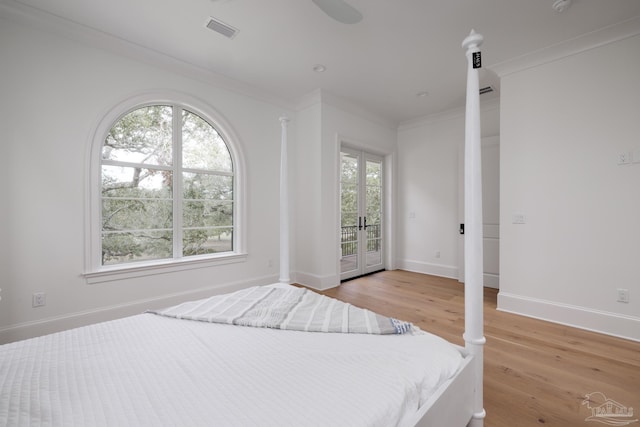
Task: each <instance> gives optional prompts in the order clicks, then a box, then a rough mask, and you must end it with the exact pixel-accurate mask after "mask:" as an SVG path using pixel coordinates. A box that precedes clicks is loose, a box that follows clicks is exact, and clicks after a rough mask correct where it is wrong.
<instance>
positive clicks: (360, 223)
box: [358, 216, 367, 230]
mask: <svg viewBox="0 0 640 427" xmlns="http://www.w3.org/2000/svg"><path fill="white" fill-rule="evenodd" d="M366 222H367V221H366V220H365V224H366ZM358 230H362V217H361V216H359V217H358Z"/></svg>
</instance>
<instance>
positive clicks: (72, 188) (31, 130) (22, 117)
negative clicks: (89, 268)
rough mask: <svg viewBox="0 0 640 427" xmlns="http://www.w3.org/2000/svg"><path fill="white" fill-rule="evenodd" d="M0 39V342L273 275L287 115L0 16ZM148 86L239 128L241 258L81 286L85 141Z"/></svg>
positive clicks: (267, 279) (269, 278)
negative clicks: (190, 100) (39, 302)
mask: <svg viewBox="0 0 640 427" xmlns="http://www.w3.org/2000/svg"><path fill="white" fill-rule="evenodd" d="M0 40H1V41H2V42H0V57H1V58H2V61H0V64H1V65H0V66H1V67H2V68H1V69H0V71H1V75H2V78H1V79H0V93H2V97H1V101H0V105H1V110H0V113H1V114H0V121H1V123H0V124H1V125H2V126H1V128H2V145H1V148H0V153H1V155H2V163H3V164H2V168H0V170H1V171H2V172H0V173H1V174H2V175H1V176H0V178H2V182H3V190H2V192H3V194H2V195H3V197H2V203H1V208H0V224H1V225H0V238H1V239H2V245H1V246H2V249H1V251H2V252H1V253H0V267H1V283H2V284H1V285H0V287H1V288H2V294H0V295H1V296H2V301H0V342H3V341H7V340H10V339H16V338H22V337H25V336H30V335H34V334H39V333H44V332H50V331H52V330H56V329H60V328H63V327H68V326H73V325H77V324H83V323H87V322H89V321H95V320H102V319H107V318H111V317H114V316H116V315H124V314H131V313H137V312H140V311H142V310H143V309H144V308H147V307H148V306H149V305H163V304H166V303H168V302H174V301H177V300H180V299H186V298H190V297H194V296H200V295H203V294H204V293H205V291H206V292H209V293H211V292H212V291H215V290H216V289H217V288H219V287H223V286H227V285H232V287H234V286H235V287H241V286H247V285H249V284H253V283H266V282H270V281H276V280H277V277H278V274H277V273H278V271H277V266H278V262H277V261H278V253H279V249H278V248H279V230H278V214H279V212H278V209H279V208H278V203H277V195H278V188H279V187H278V185H279V184H278V179H279V161H280V154H279V148H280V122H279V120H278V118H279V117H280V116H281V115H282V114H283V113H284V114H289V115H290V116H292V117H293V116H294V114H295V112H294V111H292V110H290V111H286V110H284V109H283V108H282V107H280V106H276V105H274V104H270V103H268V102H264V101H261V100H258V99H256V98H252V97H249V96H245V95H241V94H239V93H237V92H234V91H230V90H225V89H223V88H221V87H216V86H214V85H211V84H207V83H203V82H202V81H201V80H196V79H192V78H188V77H186V76H185V75H183V74H181V73H176V72H171V71H167V70H168V68H164V69H165V71H163V68H162V67H158V66H155V65H153V64H149V63H145V62H141V61H137V60H134V59H131V58H129V57H126V56H121V55H118V54H115V53H113V52H112V51H108V50H101V49H97V48H93V47H90V46H89V45H88V44H84V43H82V42H79V41H75V40H74V39H73V38H67V37H63V36H59V35H56V34H54V33H50V32H45V31H41V30H38V29H35V28H34V27H31V26H30V25H29V24H28V23H27V24H25V23H22V22H16V21H14V20H12V19H5V18H0ZM156 89H168V90H171V91H176V92H182V93H185V94H187V95H189V96H192V97H196V98H198V99H200V100H202V101H204V102H206V103H208V104H209V105H210V106H212V107H213V108H214V109H215V110H217V111H218V112H219V113H220V114H221V115H222V116H223V117H225V118H226V120H227V121H228V122H229V123H230V124H231V126H232V127H233V130H234V131H235V133H236V134H237V135H238V136H239V139H240V141H239V144H240V147H241V149H242V151H243V153H244V155H245V161H246V166H247V168H248V174H247V214H248V216H247V235H248V239H247V252H248V254H249V255H248V258H247V260H246V262H243V263H240V264H229V265H222V266H216V267H211V268H201V269H195V270H189V271H182V272H175V273H169V274H162V275H155V276H146V277H140V278H136V279H130V280H123V281H114V282H105V283H99V284H92V285H88V284H87V283H86V282H85V279H84V278H83V277H82V273H83V268H84V256H85V238H84V232H85V228H84V220H85V217H84V213H85V202H86V200H85V183H86V182H87V180H88V176H87V171H86V170H85V165H86V164H87V158H86V155H87V152H88V144H90V143H91V140H90V139H91V136H92V133H93V132H94V131H95V127H96V126H97V124H98V122H99V121H100V119H101V118H102V117H103V116H104V114H105V113H106V112H107V111H108V110H109V109H110V108H112V107H114V106H115V105H117V104H118V103H119V102H121V101H123V100H124V99H126V98H128V97H130V96H132V95H135V94H138V93H140V92H142V91H145V90H156ZM292 126H295V122H294V123H292ZM291 143H292V144H295V136H294V137H293V138H292V142H291ZM269 260H272V267H269V266H268V264H269V263H268V261H269ZM33 292H46V294H47V304H46V306H45V307H40V308H32V307H31V295H32V293H33ZM148 300H152V301H151V302H148V303H145V301H148Z"/></svg>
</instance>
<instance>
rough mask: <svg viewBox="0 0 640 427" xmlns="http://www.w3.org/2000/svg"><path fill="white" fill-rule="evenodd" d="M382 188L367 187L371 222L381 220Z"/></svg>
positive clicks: (368, 215)
mask: <svg viewBox="0 0 640 427" xmlns="http://www.w3.org/2000/svg"><path fill="white" fill-rule="evenodd" d="M381 195H382V189H381V188H380V187H367V219H369V218H370V219H371V220H370V221H367V222H368V223H371V224H376V223H379V222H380V209H381V206H380V205H381V203H380V202H381Z"/></svg>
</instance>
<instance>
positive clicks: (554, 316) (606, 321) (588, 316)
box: [498, 291, 640, 341]
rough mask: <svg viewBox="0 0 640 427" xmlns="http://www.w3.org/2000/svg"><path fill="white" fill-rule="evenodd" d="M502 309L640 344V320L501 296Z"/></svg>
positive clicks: (533, 299)
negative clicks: (639, 342)
mask: <svg viewBox="0 0 640 427" xmlns="http://www.w3.org/2000/svg"><path fill="white" fill-rule="evenodd" d="M498 310H500V311H506V312H509V313H514V314H519V315H522V316H527V317H533V318H535V319H540V320H546V321H549V322H554V323H559V324H562V325H567V326H572V327H575V328H580V329H586V330H589V331H593V332H599V333H603V334H607V335H612V336H615V337H619V338H625V339H628V340H632V341H640V317H634V316H627V315H623V314H618V313H611V312H607V311H601V310H594V309H590V308H586V307H580V306H575V305H570V304H563V303H558V302H553V301H546V300H541V299H537V298H530V297H524V296H520V295H514V294H509V293H505V292H502V291H501V292H499V293H498Z"/></svg>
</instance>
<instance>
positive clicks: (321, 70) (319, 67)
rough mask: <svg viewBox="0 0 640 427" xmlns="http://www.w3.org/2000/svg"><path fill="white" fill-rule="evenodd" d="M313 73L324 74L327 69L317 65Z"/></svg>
mask: <svg viewBox="0 0 640 427" xmlns="http://www.w3.org/2000/svg"><path fill="white" fill-rule="evenodd" d="M313 71H315V72H316V73H324V72H325V71H327V67H325V66H324V65H322V64H316V65H314V66H313Z"/></svg>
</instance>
